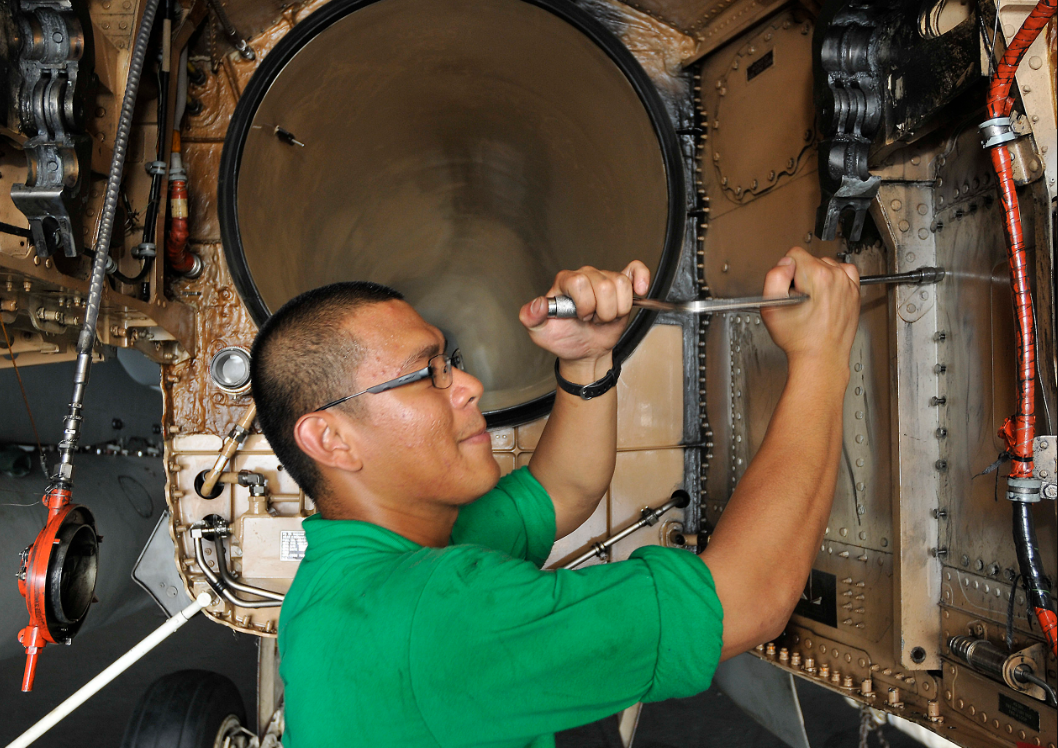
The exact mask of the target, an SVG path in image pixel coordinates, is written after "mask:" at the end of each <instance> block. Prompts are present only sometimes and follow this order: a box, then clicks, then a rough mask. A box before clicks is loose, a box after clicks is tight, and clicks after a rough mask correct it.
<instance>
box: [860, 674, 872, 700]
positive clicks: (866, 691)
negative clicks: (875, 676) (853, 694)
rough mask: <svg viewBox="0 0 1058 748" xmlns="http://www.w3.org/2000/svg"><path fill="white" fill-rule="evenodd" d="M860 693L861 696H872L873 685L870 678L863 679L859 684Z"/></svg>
mask: <svg viewBox="0 0 1058 748" xmlns="http://www.w3.org/2000/svg"><path fill="white" fill-rule="evenodd" d="M860 693H861V694H862V695H863V696H874V683H873V682H872V681H871V679H870V678H864V679H863V680H862V681H861V682H860Z"/></svg>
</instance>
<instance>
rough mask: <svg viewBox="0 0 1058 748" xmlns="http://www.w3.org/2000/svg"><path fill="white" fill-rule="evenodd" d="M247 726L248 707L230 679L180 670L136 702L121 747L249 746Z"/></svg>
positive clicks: (162, 678) (151, 688) (211, 673)
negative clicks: (245, 726) (245, 727)
mask: <svg viewBox="0 0 1058 748" xmlns="http://www.w3.org/2000/svg"><path fill="white" fill-rule="evenodd" d="M245 723H246V708H245V707H244V706H243V703H242V697H241V696H240V695H239V690H238V689H237V688H236V687H235V684H234V683H232V682H231V680H229V679H228V678H225V677H224V676H223V675H220V674H219V673H213V672H210V671H208V670H180V671H178V672H175V673H170V674H169V675H165V676H162V677H161V678H159V679H158V680H156V681H155V682H154V683H152V684H151V687H150V688H148V689H147V692H146V693H144V694H143V696H141V697H140V700H139V702H137V704H136V708H135V709H133V711H132V716H131V717H129V723H128V725H127V726H126V727H125V737H124V738H123V739H122V741H121V748H222V747H225V748H226V747H228V746H230V748H236V747H238V746H243V745H246V744H247V743H248V739H249V737H250V734H249V732H247V731H245V729H244V728H243V725H244V724H245ZM226 741H227V742H226Z"/></svg>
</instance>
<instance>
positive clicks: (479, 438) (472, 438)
mask: <svg viewBox="0 0 1058 748" xmlns="http://www.w3.org/2000/svg"><path fill="white" fill-rule="evenodd" d="M459 441H460V442H462V443H465V444H477V443H478V442H490V443H491V441H492V439H491V438H490V437H489V432H488V431H486V430H485V424H484V423H482V424H481V426H480V427H479V428H477V429H475V430H474V431H472V432H471V433H470V435H469V436H466V437H463V438H462V439H460V440H459Z"/></svg>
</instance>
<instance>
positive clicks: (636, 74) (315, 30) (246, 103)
mask: <svg viewBox="0 0 1058 748" xmlns="http://www.w3.org/2000/svg"><path fill="white" fill-rule="evenodd" d="M385 1H386V0H335V1H334V2H331V3H329V4H328V5H326V6H324V7H323V8H321V9H320V10H318V11H316V12H315V13H313V14H312V15H310V16H309V17H308V18H306V19H305V20H304V21H301V22H300V23H298V25H297V26H295V27H294V28H293V29H292V30H291V31H290V32H289V33H288V34H287V35H286V36H284V37H283V38H282V39H281V40H280V41H279V42H278V43H277V44H276V46H275V47H274V48H273V49H272V51H271V52H269V53H268V55H267V56H266V57H265V58H264V61H263V62H262V63H261V65H260V67H258V68H257V71H256V72H255V73H254V74H253V77H252V78H251V79H250V82H249V84H248V85H247V86H246V89H245V91H243V94H242V97H241V98H240V99H239V102H238V104H237V105H236V107H235V112H234V113H233V114H232V118H231V123H230V124H229V126H228V132H227V135H226V136H225V138H224V149H223V151H222V153H221V159H220V173H219V175H218V179H217V212H218V215H219V220H220V235H221V241H222V243H223V245H224V255H225V258H226V259H227V261H228V268H229V270H230V271H231V274H232V279H233V280H234V282H235V287H236V289H237V290H238V291H239V295H240V296H241V297H242V299H243V302H244V303H245V304H246V307H247V309H248V310H249V312H250V317H251V318H252V319H253V321H254V322H255V323H256V324H257V326H258V328H260V326H261V325H263V324H264V322H265V320H267V319H268V318H269V317H270V316H271V310H269V309H268V306H267V305H266V304H265V302H264V299H263V298H262V297H261V294H260V292H259V291H258V289H257V285H256V284H255V283H254V281H253V276H252V274H251V273H250V269H249V266H248V265H247V263H246V257H245V255H244V253H243V247H242V237H241V235H240V233H239V221H238V202H239V200H238V197H239V196H238V185H239V168H240V166H241V163H242V154H243V146H244V144H245V142H246V137H247V135H248V134H249V132H250V127H251V125H252V123H253V118H254V115H255V114H256V113H257V108H258V107H259V106H260V105H261V102H262V101H263V100H264V97H265V95H266V94H267V93H268V90H269V89H270V88H271V86H272V83H273V82H274V81H275V79H276V78H277V77H278V76H279V74H280V73H282V71H283V68H285V67H286V65H287V63H288V62H290V60H291V59H293V57H294V55H296V54H297V53H298V52H299V51H300V50H301V49H302V47H304V46H305V45H306V44H308V43H309V42H311V41H312V40H313V39H314V38H315V37H316V36H317V35H319V34H320V33H321V32H322V31H324V30H325V29H327V28H328V27H329V26H330V25H331V24H333V23H334V22H336V21H338V20H340V19H342V18H344V17H345V16H347V15H349V14H350V13H354V12H356V11H357V10H360V9H361V8H365V7H367V6H368V5H372V4H374V3H376V2H385ZM521 1H522V2H526V3H529V4H530V5H535V6H537V7H539V8H542V9H544V10H546V11H548V12H550V13H552V14H553V15H556V16H558V17H559V18H561V19H562V20H564V21H566V22H567V23H569V24H570V25H571V26H573V27H574V28H576V29H577V30H578V31H580V32H581V33H583V34H584V35H585V36H587V37H588V38H589V39H591V40H592V41H593V42H595V43H596V44H597V45H598V46H599V47H600V48H601V49H602V50H603V51H604V52H606V54H607V56H608V57H609V58H610V60H611V61H612V62H613V63H614V64H615V65H616V66H617V68H618V69H619V70H620V71H621V72H622V73H623V74H624V76H625V78H626V79H627V80H628V82H629V84H631V86H632V88H633V90H634V91H635V92H636V95H637V96H638V97H639V100H640V101H641V102H642V103H643V107H644V108H645V109H646V111H647V115H648V117H649V118H650V121H651V124H652V125H653V127H654V133H655V135H657V138H658V145H659V147H660V149H661V157H662V162H663V163H664V166H665V175H666V182H667V186H668V193H669V210H668V218H667V221H666V226H665V245H664V247H663V249H662V252H661V260H660V261H659V263H658V267H657V268H656V269H655V270H654V275H653V278H652V280H651V285H650V290H649V292H648V293H647V296H648V297H650V298H658V299H660V298H664V297H665V295H666V294H667V293H668V290H669V287H670V286H671V285H672V279H673V277H674V276H675V274H676V268H677V266H678V265H679V260H680V256H681V254H682V249H683V234H684V228H685V222H686V210H687V207H686V200H687V198H686V192H685V190H686V183H685V176H684V168H685V167H684V156H683V153H682V151H681V149H680V145H679V140H678V138H677V136H676V130H675V128H674V126H673V123H672V119H671V118H670V116H669V113H668V110H667V109H666V107H665V104H664V102H663V101H662V100H661V96H660V95H659V94H658V90H657V88H656V87H655V86H654V84H653V82H652V81H651V80H650V77H649V76H648V75H647V74H646V72H645V71H644V70H643V68H642V66H640V64H639V62H638V61H637V60H636V58H635V57H634V56H633V55H632V53H631V52H630V51H629V50H628V48H627V47H625V46H624V44H623V43H622V42H621V40H620V39H618V38H617V37H616V36H614V35H613V34H612V33H611V32H610V31H609V30H608V29H607V28H606V27H605V26H603V24H602V23H600V22H599V21H598V20H597V19H596V18H594V17H593V16H591V15H590V14H589V13H587V12H586V11H584V10H582V9H581V8H579V7H577V6H576V5H574V4H573V3H571V2H569V0H521ZM656 317H657V312H654V311H641V312H640V313H639V314H638V315H637V316H636V318H635V320H633V322H632V324H631V325H629V326H628V329H627V330H625V332H624V334H623V335H622V336H621V339H620V340H618V341H617V345H616V346H615V347H614V350H613V360H614V363H615V364H619V363H620V362H623V361H624V360H625V359H626V358H627V357H628V355H629V354H630V353H631V352H632V351H633V350H635V347H636V346H637V345H639V343H640V342H642V340H643V338H644V337H645V336H646V334H647V331H648V330H649V329H650V327H651V326H652V325H653V324H654V320H655V318H656ZM554 402H555V393H554V392H551V393H549V394H547V395H543V396H541V397H538V398H536V399H534V400H529V401H527V402H525V403H521V404H520V405H516V406H513V407H510V408H504V409H502V410H495V411H489V412H486V413H485V414H484V415H485V420H486V422H487V424H488V427H489V428H498V427H503V426H517V425H520V424H523V423H528V422H530V421H533V420H536V419H537V418H540V417H542V416H545V415H547V414H548V413H549V412H551V407H552V406H553V405H554Z"/></svg>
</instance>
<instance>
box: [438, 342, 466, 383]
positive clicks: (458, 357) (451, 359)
mask: <svg viewBox="0 0 1058 748" xmlns="http://www.w3.org/2000/svg"><path fill="white" fill-rule="evenodd" d="M453 366H455V367H456V368H457V369H459V370H460V371H462V369H463V355H462V354H461V353H460V352H459V350H458V349H456V350H454V351H452V355H451V356H434V357H433V358H431V359H430V378H431V379H432V380H433V386H434V387H436V388H437V389H439V390H446V389H448V388H449V387H451V386H452V367H453Z"/></svg>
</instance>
